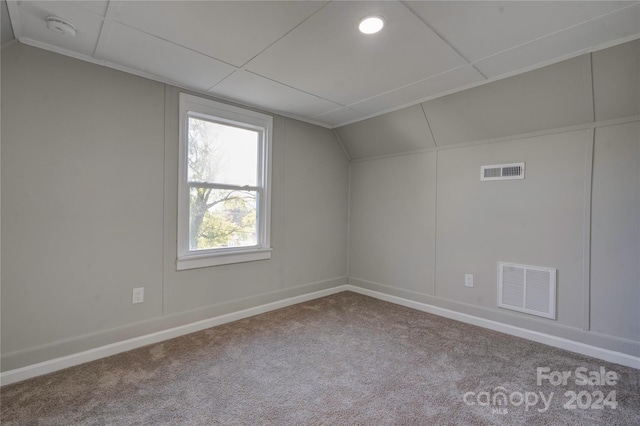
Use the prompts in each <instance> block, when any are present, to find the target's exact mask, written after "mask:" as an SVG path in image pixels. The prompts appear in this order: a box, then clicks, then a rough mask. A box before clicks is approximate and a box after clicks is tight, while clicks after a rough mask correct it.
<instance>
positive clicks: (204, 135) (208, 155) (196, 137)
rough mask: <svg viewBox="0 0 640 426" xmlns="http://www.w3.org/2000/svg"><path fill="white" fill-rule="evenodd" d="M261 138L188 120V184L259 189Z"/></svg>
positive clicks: (223, 127) (201, 121)
mask: <svg viewBox="0 0 640 426" xmlns="http://www.w3.org/2000/svg"><path fill="white" fill-rule="evenodd" d="M259 135H260V134H259V133H258V132H257V131H254V130H247V129H241V128H239V127H233V126H228V125H224V124H218V123H212V122H210V121H206V120H201V119H198V118H194V117H189V143H188V147H189V152H188V162H189V171H188V173H189V174H188V179H189V181H191V182H215V183H222V184H229V185H239V186H244V185H249V186H257V176H258V141H259Z"/></svg>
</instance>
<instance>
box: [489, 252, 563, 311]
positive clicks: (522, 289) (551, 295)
mask: <svg viewBox="0 0 640 426" xmlns="http://www.w3.org/2000/svg"><path fill="white" fill-rule="evenodd" d="M498 306H499V307H501V308H505V309H510V310H513V311H518V312H524V313H526V314H531V315H537V316H540V317H544V318H551V319H556V270H555V269H554V268H542V267H538V266H527V265H515V264H513V263H504V262H498Z"/></svg>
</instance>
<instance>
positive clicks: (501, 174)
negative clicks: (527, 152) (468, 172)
mask: <svg viewBox="0 0 640 426" xmlns="http://www.w3.org/2000/svg"><path fill="white" fill-rule="evenodd" d="M508 179H524V163H510V164H496V165H493V166H481V167H480V180H508Z"/></svg>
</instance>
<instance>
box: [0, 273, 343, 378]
mask: <svg viewBox="0 0 640 426" xmlns="http://www.w3.org/2000/svg"><path fill="white" fill-rule="evenodd" d="M345 290H346V288H345V286H344V285H341V286H338V287H333V288H329V289H326V290H320V291H315V292H312V293H307V294H303V295H300V296H295V297H290V298H287V299H283V300H279V301H277V302H271V303H267V304H264V305H260V306H256V307H253V308H249V309H243V310H241V311H237V312H232V313H230V314H225V315H219V316H216V317H212V318H208V319H205V320H202V321H197V322H193V323H191V324H185V325H182V326H179V327H174V328H170V329H167V330H162V331H158V332H156V333H151V334H147V335H144V336H139V337H134V338H132V339H127V340H123V341H121V342H116V343H112V344H109V345H104V346H100V347H97V348H94V349H89V350H87V351H83V352H78V353H76V354H72V355H67V356H63V357H60V358H54V359H51V360H48V361H43V362H39V363H37V364H32V365H27V366H26V367H21V368H16V369H14V370H9V371H5V372H3V373H0V386H4V385H9V384H11V383H16V382H21V381H23V380H27V379H30V378H33V377H37V376H41V375H43V374H48V373H53V372H55V371H58V370H62V369H64V368H68V367H73V366H74V365H79V364H84V363H86V362H90V361H95V360H97V359H101V358H105V357H108V356H111V355H115V354H119V353H121V352H126V351H130V350H132V349H137V348H140V347H142V346H147V345H151V344H153V343H158V342H162V341H164V340H168V339H173V338H175V337H179V336H183V335H185V334H189V333H194V332H196V331H201V330H205V329H207V328H211V327H215V326H217V325H221V324H226V323H228V322H233V321H237V320H241V319H243V318H248V317H252V316H254V315H259V314H262V313H265V312H269V311H273V310H276V309H280V308H285V307H287V306H291V305H296V304H298V303H302V302H307V301H309V300H313V299H318V298H320V297H324V296H329V295H331V294H335V293H340V292H342V291H345Z"/></svg>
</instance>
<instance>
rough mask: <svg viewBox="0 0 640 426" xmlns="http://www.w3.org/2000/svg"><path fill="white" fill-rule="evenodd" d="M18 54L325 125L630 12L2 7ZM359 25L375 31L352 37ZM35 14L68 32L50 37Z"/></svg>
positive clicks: (626, 28)
mask: <svg viewBox="0 0 640 426" xmlns="http://www.w3.org/2000/svg"><path fill="white" fill-rule="evenodd" d="M8 7H9V12H10V17H11V23H12V26H13V30H14V32H15V35H16V37H17V38H18V39H19V40H20V41H21V42H23V43H25V44H30V45H34V46H37V47H41V48H44V49H48V50H52V51H56V52H59V53H63V54H67V55H70V56H74V57H76V58H79V59H83V60H87V61H91V62H95V63H98V64H102V65H106V66H109V67H112V68H116V69H120V70H124V71H127V72H132V73H134V74H138V75H143V76H146V77H149V78H153V79H156V80H159V81H164V82H168V83H172V84H175V85H178V86H181V87H185V88H189V89H193V90H196V91H200V92H203V93H210V94H212V95H214V96H217V97H220V98H225V99H229V100H233V101H236V102H240V103H244V104H247V105H252V106H257V107H260V108H264V109H266V110H270V111H273V112H276V113H280V114H283V115H287V116H290V117H295V118H300V119H303V120H305V121H309V122H313V123H317V124H321V125H324V126H327V127H338V126H341V125H345V124H348V123H352V122H356V121H359V120H363V119H365V118H368V117H372V116H376V115H379V114H382V113H384V112H388V111H392V110H397V109H400V108H402V107H406V106H408V105H417V104H419V103H420V102H422V101H425V100H429V99H433V98H437V97H439V96H442V95H444V94H448V93H452V92H455V91H459V90H461V89H463V88H468V87H473V86H477V85H480V84H483V83H486V82H490V81H494V80H496V79H501V78H503V77H505V76H509V75H515V74H518V73H521V72H524V71H528V70H531V69H535V68H539V67H541V66H544V65H548V64H550V63H555V62H559V61H560V60H562V59H567V58H570V57H574V56H578V55H579V54H582V53H585V52H589V51H593V50H598V49H601V48H603V47H607V46H612V45H616V44H619V43H622V42H624V41H629V40H633V39H637V38H639V37H640V2H616V1H570V2H536V1H534V2H430V1H419V2H402V1H378V2H365V1H330V2H326V1H284V2H273V1H256V2H250V1H195V2H190V1H140V2H138V1H116V0H111V1H106V0H105V1H75V2H74V1H13V0H10V1H9V2H8ZM367 15H381V16H383V17H384V19H385V20H386V26H385V28H384V29H383V31H382V32H380V33H378V34H375V35H363V34H361V33H359V32H358V30H357V24H358V21H359V20H360V19H361V18H362V17H364V16H367ZM48 16H57V17H60V18H63V19H65V20H68V21H70V22H71V23H72V24H73V25H74V26H75V28H76V30H77V35H76V36H75V37H70V36H63V35H59V34H54V33H53V32H51V31H49V30H48V29H47V26H46V22H45V20H46V18H47V17H48Z"/></svg>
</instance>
